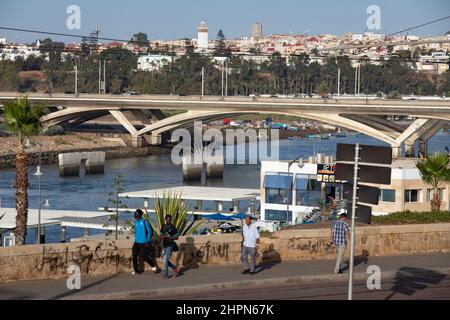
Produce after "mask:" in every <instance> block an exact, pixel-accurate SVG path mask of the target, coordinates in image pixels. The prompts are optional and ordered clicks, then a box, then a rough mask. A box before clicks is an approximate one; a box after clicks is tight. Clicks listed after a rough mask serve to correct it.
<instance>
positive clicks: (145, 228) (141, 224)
mask: <svg viewBox="0 0 450 320" xmlns="http://www.w3.org/2000/svg"><path fill="white" fill-rule="evenodd" d="M143 215H144V213H143V212H142V210H141V209H138V210H136V212H135V213H134V218H135V221H134V244H133V249H132V254H133V269H134V271H133V272H132V273H131V274H141V273H143V272H144V262H143V261H144V260H145V261H146V262H147V263H148V264H149V265H150V266H151V267H152V270H153V271H154V272H155V273H157V272H158V268H157V266H156V261H155V260H154V259H152V258H151V257H150V255H149V254H148V249H150V246H151V240H152V234H153V233H152V228H151V227H150V224H149V223H148V221H147V220H146V219H144V218H143Z"/></svg>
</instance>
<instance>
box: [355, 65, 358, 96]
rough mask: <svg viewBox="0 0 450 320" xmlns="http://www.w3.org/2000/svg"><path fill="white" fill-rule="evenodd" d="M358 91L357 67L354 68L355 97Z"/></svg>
mask: <svg viewBox="0 0 450 320" xmlns="http://www.w3.org/2000/svg"><path fill="white" fill-rule="evenodd" d="M357 90H358V65H356V68H355V96H356V93H357Z"/></svg>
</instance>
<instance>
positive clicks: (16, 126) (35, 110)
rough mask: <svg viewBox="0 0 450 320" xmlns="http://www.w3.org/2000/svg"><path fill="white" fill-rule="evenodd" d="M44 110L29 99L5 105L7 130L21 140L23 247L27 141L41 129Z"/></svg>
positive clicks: (19, 229)
mask: <svg viewBox="0 0 450 320" xmlns="http://www.w3.org/2000/svg"><path fill="white" fill-rule="evenodd" d="M42 115H43V109H42V108H41V107H39V106H31V105H30V102H29V101H28V99H27V98H26V97H25V98H22V99H19V98H17V99H16V100H15V101H14V102H10V103H5V104H4V121H5V128H6V130H7V131H8V132H11V133H13V134H15V135H16V136H17V138H18V139H19V144H18V146H17V154H16V183H15V186H16V212H17V213H16V232H15V233H16V244H17V245H23V244H24V243H25V236H26V234H27V218H28V190H27V189H28V172H27V155H26V153H25V140H26V138H27V137H29V136H31V135H33V134H37V133H39V132H40V129H41V122H40V117H41V116H42Z"/></svg>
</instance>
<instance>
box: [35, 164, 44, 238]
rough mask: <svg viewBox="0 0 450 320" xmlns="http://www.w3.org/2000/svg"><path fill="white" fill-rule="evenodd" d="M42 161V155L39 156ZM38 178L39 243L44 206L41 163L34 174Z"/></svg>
mask: <svg viewBox="0 0 450 320" xmlns="http://www.w3.org/2000/svg"><path fill="white" fill-rule="evenodd" d="M39 162H40V156H39ZM34 175H35V176H36V177H37V178H38V186H39V187H38V188H39V191H38V192H39V209H38V229H37V237H36V242H37V244H41V207H42V194H41V177H42V176H43V175H44V174H43V173H42V171H41V164H40V163H39V165H38V166H37V169H36V173H35V174H34Z"/></svg>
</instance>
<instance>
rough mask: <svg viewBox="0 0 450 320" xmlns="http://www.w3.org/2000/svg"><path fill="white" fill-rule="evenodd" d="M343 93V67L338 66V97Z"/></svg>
mask: <svg viewBox="0 0 450 320" xmlns="http://www.w3.org/2000/svg"><path fill="white" fill-rule="evenodd" d="M340 95H341V68H338V97H339V96H340Z"/></svg>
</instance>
